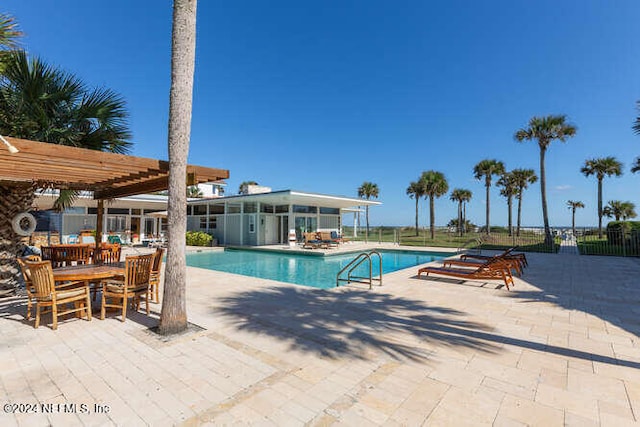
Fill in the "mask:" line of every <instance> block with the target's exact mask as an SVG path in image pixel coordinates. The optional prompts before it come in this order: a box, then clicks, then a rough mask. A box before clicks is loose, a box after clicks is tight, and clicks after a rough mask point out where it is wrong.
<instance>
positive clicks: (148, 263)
mask: <svg viewBox="0 0 640 427" xmlns="http://www.w3.org/2000/svg"><path fill="white" fill-rule="evenodd" d="M154 257H155V254H148V255H136V256H128V257H126V258H125V285H126V286H127V288H137V287H140V286H144V285H148V284H149V275H150V274H151V267H152V264H153V258H154Z"/></svg>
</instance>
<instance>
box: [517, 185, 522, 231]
mask: <svg viewBox="0 0 640 427" xmlns="http://www.w3.org/2000/svg"><path fill="white" fill-rule="evenodd" d="M521 216H522V190H520V195H519V196H518V219H517V221H518V225H517V226H516V236H518V237H520V218H521Z"/></svg>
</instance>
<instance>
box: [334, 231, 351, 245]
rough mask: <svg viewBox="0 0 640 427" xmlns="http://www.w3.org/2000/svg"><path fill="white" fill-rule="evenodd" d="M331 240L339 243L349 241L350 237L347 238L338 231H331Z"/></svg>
mask: <svg viewBox="0 0 640 427" xmlns="http://www.w3.org/2000/svg"><path fill="white" fill-rule="evenodd" d="M331 240H333V241H334V242H338V243H347V242H348V241H349V240H348V239H345V238H344V237H342V236H340V235H339V234H338V232H336V231H332V232H331Z"/></svg>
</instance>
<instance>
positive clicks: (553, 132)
mask: <svg viewBox="0 0 640 427" xmlns="http://www.w3.org/2000/svg"><path fill="white" fill-rule="evenodd" d="M576 132H577V128H576V127H575V126H574V125H572V124H569V123H567V117H566V116H564V115H555V116H554V115H550V116H546V117H535V116H534V117H532V118H531V119H530V120H529V123H528V125H527V127H525V128H522V129H519V130H518V131H516V133H515V135H514V137H515V139H516V141H519V142H522V141H531V140H536V141H538V147H539V148H540V173H539V175H540V194H541V196H542V220H543V222H544V241H545V243H546V244H547V245H551V244H553V237H552V236H551V228H550V227H549V211H548V209H547V178H546V173H545V164H544V160H545V155H546V153H547V149H548V148H549V144H551V141H553V140H555V139H557V140H558V141H562V142H565V141H566V140H567V138H570V137H572V136H574V135H575V134H576Z"/></svg>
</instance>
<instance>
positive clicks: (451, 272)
mask: <svg viewBox="0 0 640 427" xmlns="http://www.w3.org/2000/svg"><path fill="white" fill-rule="evenodd" d="M422 273H426V275H427V276H428V275H429V273H431V274H438V275H442V276H450V277H457V278H460V279H465V280H502V281H503V282H504V284H505V286H506V287H507V290H510V289H511V288H509V284H512V285H513V284H514V282H513V276H512V275H511V270H510V269H508V268H505V267H504V266H500V265H491V264H489V265H481V266H480V267H478V268H476V269H473V270H472V269H469V268H444V267H423V268H421V269H419V270H418V277H421V275H422Z"/></svg>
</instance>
